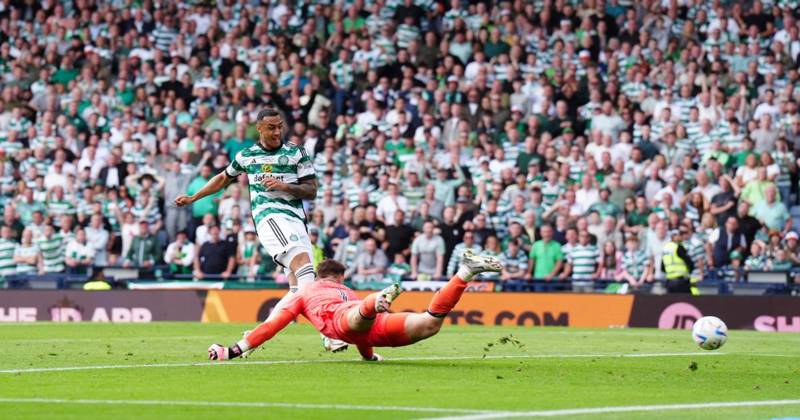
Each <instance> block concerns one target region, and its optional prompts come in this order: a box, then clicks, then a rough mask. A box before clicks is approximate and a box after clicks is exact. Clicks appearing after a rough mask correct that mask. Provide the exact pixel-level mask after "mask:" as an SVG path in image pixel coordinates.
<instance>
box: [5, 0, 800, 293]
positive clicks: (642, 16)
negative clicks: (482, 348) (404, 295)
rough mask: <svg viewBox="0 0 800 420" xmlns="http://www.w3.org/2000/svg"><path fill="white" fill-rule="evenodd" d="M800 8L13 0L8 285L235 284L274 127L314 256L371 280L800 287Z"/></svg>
mask: <svg viewBox="0 0 800 420" xmlns="http://www.w3.org/2000/svg"><path fill="white" fill-rule="evenodd" d="M798 10H800V9H798V2H797V1H796V0H770V1H754V2H738V1H720V0H716V1H706V0H661V1H655V0H642V1H638V0H582V1H578V0H571V1H570V0H563V1H562V0H556V1H550V0H533V1H522V0H515V1H497V2H483V1H472V2H469V1H466V0H464V1H460V0H374V1H369V2H365V1H364V0H348V1H313V2H312V1H288V0H279V1H271V2H263V4H262V2H258V1H249V0H238V1H237V0H220V1H218V2H216V3H205V2H186V1H181V2H178V1H175V2H165V1H151V0H143V1H135V2H134V1H130V0H111V1H90V0H74V1H64V2H8V1H6V2H0V206H2V208H3V212H2V213H3V214H2V221H0V223H2V231H1V232H0V276H3V275H10V274H15V273H20V274H24V273H36V272H39V273H53V272H64V271H67V272H70V273H82V272H86V271H87V270H89V269H91V268H92V267H97V266H107V265H113V266H126V267H135V268H140V269H143V270H148V269H151V268H152V267H154V266H157V265H164V264H166V265H169V267H170V270H171V271H172V272H174V273H179V274H187V275H193V276H194V277H195V278H198V279H200V278H207V277H209V276H221V277H223V278H227V277H230V276H236V275H238V276H242V277H244V278H253V277H255V276H256V275H258V274H271V273H273V272H275V271H276V269H275V266H274V264H273V263H272V261H271V259H270V258H269V257H266V256H263V255H261V251H260V249H261V247H260V246H259V244H258V240H257V238H256V235H255V232H254V227H253V226H252V224H253V222H252V219H251V216H250V206H249V203H248V186H247V178H246V177H244V176H243V177H241V178H240V179H239V180H238V182H236V183H234V184H233V185H231V186H230V187H229V188H228V189H227V190H226V191H225V192H224V193H221V194H219V195H217V196H215V197H209V198H206V199H203V200H200V201H198V202H196V203H195V204H194V205H193V206H192V208H191V209H188V210H187V209H183V208H177V207H175V206H174V205H173V204H172V203H173V200H174V198H175V197H176V196H177V195H178V194H182V193H186V192H188V193H189V194H191V193H193V192H196V191H197V190H198V189H199V188H200V187H201V186H202V185H203V184H204V183H205V182H206V181H207V180H208V179H209V178H210V177H212V176H213V175H214V174H216V173H218V172H220V171H221V170H223V169H224V168H225V166H226V165H227V164H228V163H229V162H230V161H231V159H232V158H233V156H235V154H236V153H237V152H239V151H240V150H242V149H243V148H246V147H249V146H251V145H253V144H254V141H255V140H257V133H256V131H255V127H254V125H253V124H252V122H253V119H254V117H255V115H256V114H257V113H258V111H259V110H261V109H263V108H264V107H273V108H276V109H278V110H280V112H281V113H282V115H283V116H284V119H285V121H286V127H287V130H286V131H287V133H286V141H291V142H294V143H295V144H297V145H300V146H302V147H304V148H305V149H306V150H307V152H308V153H309V155H311V156H312V157H313V161H314V167H315V169H316V172H317V176H318V178H319V181H320V190H319V195H318V199H317V200H316V201H314V202H309V203H307V210H308V215H309V234H310V236H311V238H312V240H313V241H314V243H315V245H314V253H315V259H317V260H319V259H321V258H322V257H323V256H329V257H334V258H336V259H337V260H339V261H340V262H342V263H344V264H345V265H346V266H347V267H348V273H347V274H348V276H350V277H351V278H352V279H353V280H355V281H366V280H380V279H394V280H396V279H400V278H408V277H410V278H415V279H420V280H424V279H438V278H441V277H443V276H446V275H448V274H452V273H453V272H454V271H455V269H456V267H457V266H458V261H459V259H460V258H461V254H462V253H463V252H464V250H466V249H473V250H475V251H476V252H481V253H487V254H491V255H497V256H498V257H500V258H501V260H502V261H503V265H504V269H503V271H502V273H498V274H497V275H496V276H494V277H489V278H494V279H496V280H498V281H503V280H507V279H529V278H531V277H533V278H537V279H545V280H553V281H558V280H559V279H566V278H572V279H578V280H587V279H595V278H606V279H614V280H618V281H625V282H628V283H630V284H631V285H633V286H638V285H640V284H642V283H643V282H649V281H652V280H653V279H657V278H660V277H662V276H663V270H662V266H661V255H662V249H663V245H664V244H665V242H667V241H670V240H671V239H673V238H678V240H680V241H681V242H682V243H683V245H684V247H685V248H686V250H687V251H688V254H689V255H690V257H691V259H692V264H691V266H692V269H693V275H694V276H695V277H698V278H699V277H704V276H706V277H708V276H716V277H721V278H725V279H730V280H738V279H740V278H741V276H742V273H743V272H744V271H747V270H750V271H752V270H758V271H760V270H787V269H791V268H793V267H798V266H800V245H798V235H797V233H795V231H794V230H793V228H795V227H796V226H793V218H792V213H791V208H792V207H793V206H794V205H795V198H794V197H797V188H796V187H797V184H798V182H797V180H798V177H797V163H798V161H797V158H798V156H800V114H799V113H798V106H797V104H798V100H799V99H800V80H798V79H799V76H800V73H798V58H799V56H800V38H799V37H798V30H799V29H800V23H798V19H797V18H798Z"/></svg>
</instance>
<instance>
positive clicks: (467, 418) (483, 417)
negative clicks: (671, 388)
mask: <svg viewBox="0 0 800 420" xmlns="http://www.w3.org/2000/svg"><path fill="white" fill-rule="evenodd" d="M782 405H800V400H761V401H758V400H756V401H730V402H724V401H720V402H707V403H694V404H656V405H627V406H626V405H622V406H614V407H589V408H568V409H559V410H540V411H507V412H495V413H482V414H469V415H464V416H451V417H430V419H436V420H487V419H505V418H512V417H558V416H579V415H592V414H617V413H629V412H648V411H665V410H675V411H678V410H701V409H706V408H741V407H769V406H782Z"/></svg>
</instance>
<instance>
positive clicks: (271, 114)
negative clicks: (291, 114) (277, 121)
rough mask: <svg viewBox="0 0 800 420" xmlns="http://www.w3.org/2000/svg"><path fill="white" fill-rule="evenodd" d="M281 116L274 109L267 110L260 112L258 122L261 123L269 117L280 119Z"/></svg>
mask: <svg viewBox="0 0 800 420" xmlns="http://www.w3.org/2000/svg"><path fill="white" fill-rule="evenodd" d="M280 116H281V114H280V113H279V112H278V111H276V110H275V109H272V108H265V109H262V110H261V111H259V112H258V116H257V117H256V121H261V120H263V119H264V118H268V117H280Z"/></svg>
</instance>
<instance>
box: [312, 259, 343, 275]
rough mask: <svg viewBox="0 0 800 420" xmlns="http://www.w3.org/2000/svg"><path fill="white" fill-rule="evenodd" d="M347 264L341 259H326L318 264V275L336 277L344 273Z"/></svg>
mask: <svg viewBox="0 0 800 420" xmlns="http://www.w3.org/2000/svg"><path fill="white" fill-rule="evenodd" d="M344 272H345V266H344V265H342V263H340V262H339V261H336V260H332V259H325V260H322V262H320V263H319V265H318V266H317V277H319V278H324V277H336V276H341V275H344Z"/></svg>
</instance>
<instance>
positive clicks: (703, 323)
mask: <svg viewBox="0 0 800 420" xmlns="http://www.w3.org/2000/svg"><path fill="white" fill-rule="evenodd" d="M692 338H693V339H694V342H695V343H697V345H698V346H700V348H701V349H705V350H716V349H718V348H720V347H722V345H723V344H725V342H726V341H728V327H727V326H726V325H725V323H724V322H722V320H721V319H719V318H717V317H715V316H704V317H702V318H700V319H698V320H697V322H695V323H694V326H693V327H692Z"/></svg>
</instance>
